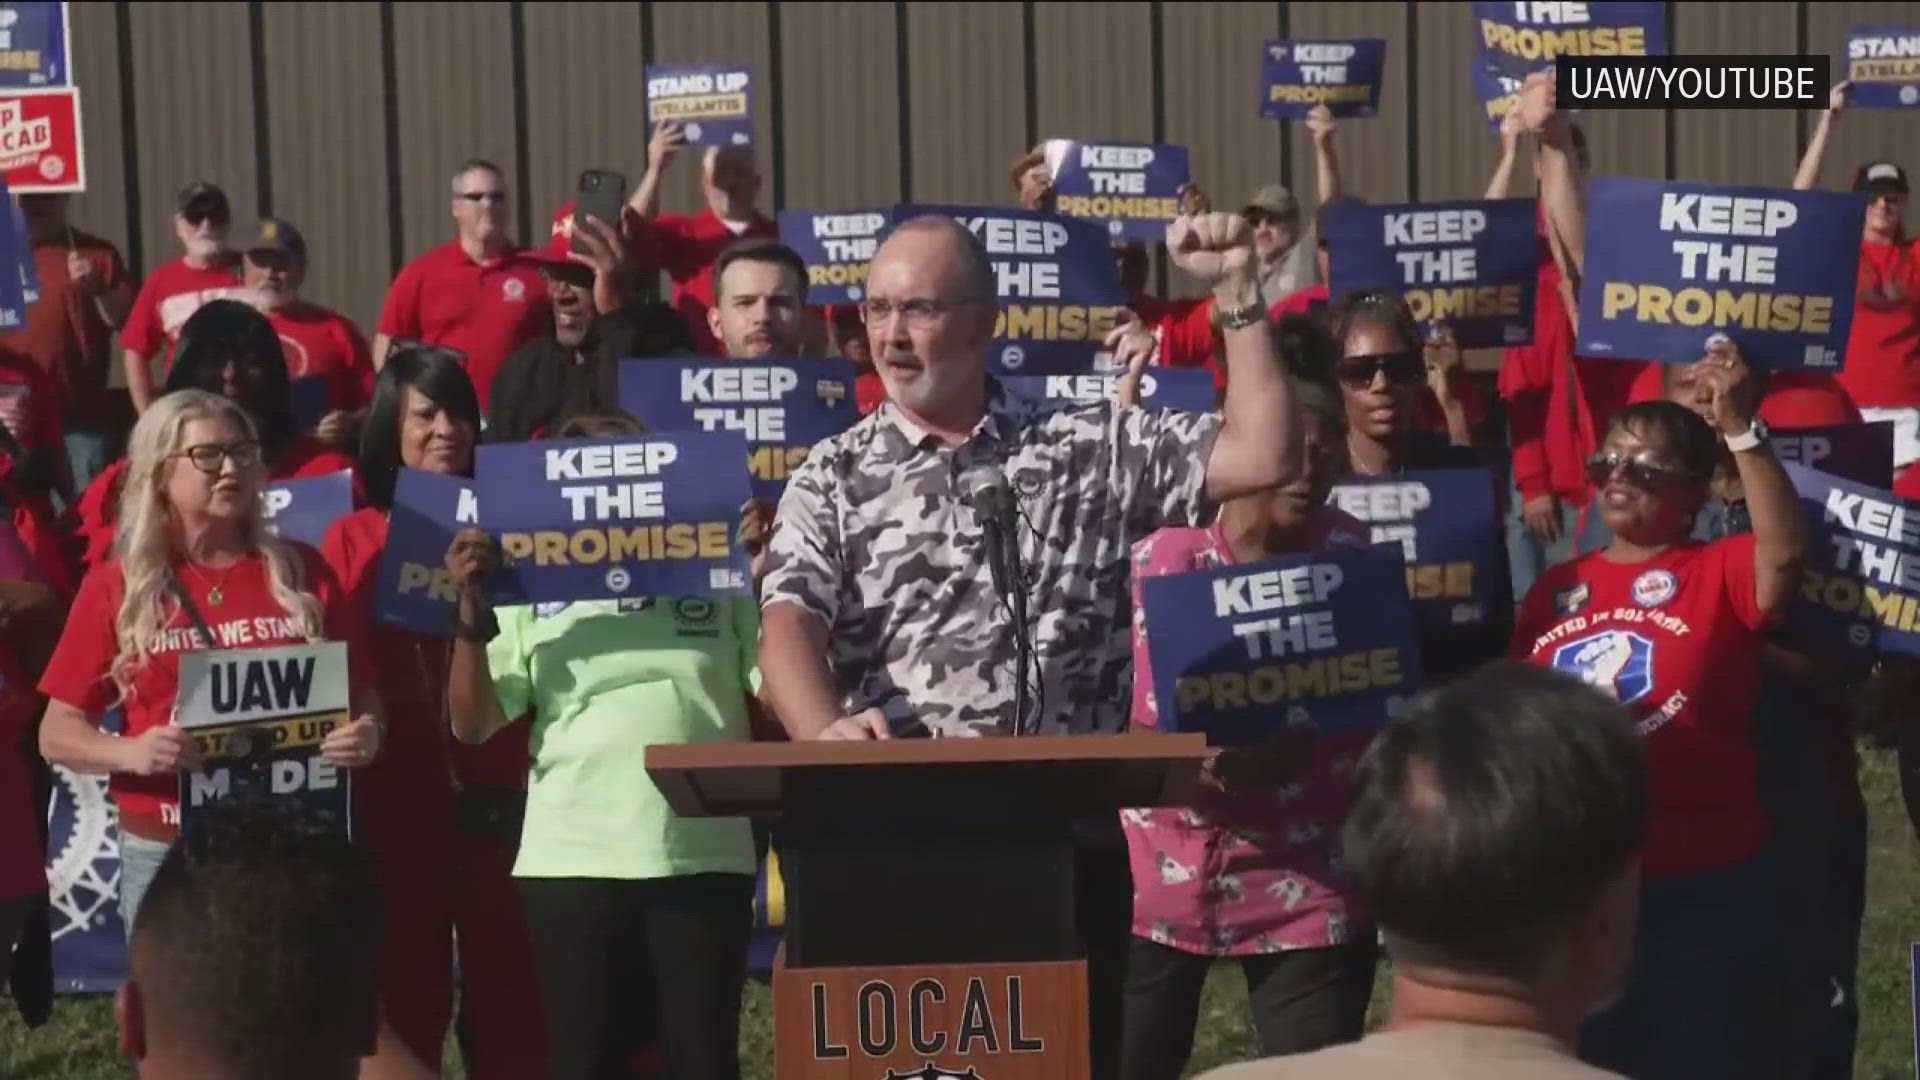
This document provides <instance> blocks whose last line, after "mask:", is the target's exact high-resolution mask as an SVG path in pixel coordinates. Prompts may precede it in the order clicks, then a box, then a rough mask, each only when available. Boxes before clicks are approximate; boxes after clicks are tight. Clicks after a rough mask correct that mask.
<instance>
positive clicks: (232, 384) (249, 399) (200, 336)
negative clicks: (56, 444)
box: [72, 300, 353, 567]
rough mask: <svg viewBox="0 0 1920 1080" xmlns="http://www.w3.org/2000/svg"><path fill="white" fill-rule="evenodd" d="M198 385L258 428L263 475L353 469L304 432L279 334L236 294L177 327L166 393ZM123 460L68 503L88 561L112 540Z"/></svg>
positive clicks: (97, 559) (97, 560)
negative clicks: (234, 406) (296, 418)
mask: <svg viewBox="0 0 1920 1080" xmlns="http://www.w3.org/2000/svg"><path fill="white" fill-rule="evenodd" d="M189 389H191V390H202V391H206V392H208V393H212V394H218V395H220V396H221V397H224V398H226V399H227V400H229V401H232V402H235V403H236V404H238V405H239V406H240V408H241V409H242V410H243V411H245V412H246V414H247V417H248V419H249V421H250V422H251V423H252V424H253V426H254V429H255V430H257V431H258V432H259V433H260V458H261V463H262V464H263V465H264V466H265V469H266V474H265V477H266V479H267V480H268V481H275V480H293V479H296V478H299V477H306V476H325V475H327V474H329V473H336V472H339V471H340V470H342V469H351V468H353V459H352V458H350V457H348V456H347V455H345V454H343V453H341V452H339V451H338V450H333V449H329V448H328V447H327V446H326V445H325V444H323V443H321V442H319V441H318V440H316V439H314V438H312V437H311V436H308V435H304V434H302V433H301V432H300V430H299V428H298V426H297V425H296V424H295V423H294V420H293V394H292V391H291V390H290V389H289V383H288V378H287V359H286V355H285V354H284V353H283V352H282V351H281V348H280V335H279V334H278V333H276V332H275V331H274V329H273V324H272V323H270V322H268V321H267V317H266V316H265V315H262V314H260V313H259V312H258V311H256V310H254V309H253V307H251V306H250V305H247V304H243V303H241V302H240V301H238V300H210V301H208V302H207V303H206V304H204V305H202V306H201V308H200V310H198V311H196V312H194V314H193V317H192V318H190V319H188V320H187V323H186V325H185V326H183V327H181V329H180V346H179V348H178V349H177V350H176V351H175V352H174V355H173V366H172V368H170V369H169V370H168V371H167V385H166V392H167V393H173V392H174V391H176V390H189ZM128 461H129V459H122V460H120V461H116V462H114V463H113V464H111V465H109V466H107V468H106V469H105V471H103V472H101V473H100V475H99V476H96V477H94V479H93V483H91V484H89V485H88V486H87V490H86V492H85V493H84V494H82V495H81V496H80V501H79V502H78V503H76V504H75V506H74V514H73V516H74V518H75V520H74V522H73V523H72V527H73V531H74V533H75V534H76V535H77V536H78V537H79V538H80V540H81V542H82V543H83V544H84V545H85V547H84V554H83V558H84V560H85V562H86V565H87V566H90V567H91V566H98V565H100V564H101V563H102V562H103V561H104V560H105V559H106V558H107V555H108V552H109V549H110V548H111V547H112V544H113V537H114V518H115V515H116V514H117V512H118V510H119V506H120V485H121V482H122V481H123V480H124V479H125V477H126V476H127V473H128Z"/></svg>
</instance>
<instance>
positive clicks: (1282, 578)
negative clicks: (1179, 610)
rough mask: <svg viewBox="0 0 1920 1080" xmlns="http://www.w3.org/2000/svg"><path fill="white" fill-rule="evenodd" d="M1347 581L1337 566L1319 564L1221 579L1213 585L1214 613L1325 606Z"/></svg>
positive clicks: (1255, 611) (1253, 612) (1243, 612)
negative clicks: (1343, 582)
mask: <svg viewBox="0 0 1920 1080" xmlns="http://www.w3.org/2000/svg"><path fill="white" fill-rule="evenodd" d="M1345 577H1346V575H1345V574H1343V573H1341V571H1340V568H1339V567H1338V566H1334V565H1332V564H1330V563H1316V564H1314V565H1311V566H1294V567H1289V568H1288V569H1285V570H1266V571H1262V572H1260V573H1257V574H1241V575H1238V576H1236V577H1230V578H1221V579H1219V580H1217V581H1215V582H1214V583H1213V613H1214V614H1215V615H1221V616H1226V615H1252V614H1256V613H1258V612H1262V611H1273V610H1274V609H1276V608H1283V607H1299V606H1301V605H1303V604H1320V603H1325V602H1326V599H1327V597H1328V596H1331V595H1332V594H1333V591H1334V590H1335V589H1338V588H1339V587H1340V582H1341V581H1342V580H1344V579H1345Z"/></svg>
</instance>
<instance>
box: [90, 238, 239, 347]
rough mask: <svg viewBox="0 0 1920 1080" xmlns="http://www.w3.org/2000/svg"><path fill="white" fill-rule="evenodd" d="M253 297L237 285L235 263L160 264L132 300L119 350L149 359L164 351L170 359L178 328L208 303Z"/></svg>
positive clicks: (185, 262) (183, 261)
mask: <svg viewBox="0 0 1920 1080" xmlns="http://www.w3.org/2000/svg"><path fill="white" fill-rule="evenodd" d="M253 296H254V294H253V292H252V291H251V290H249V289H247V288H246V287H244V286H243V285H241V283H240V271H239V264H238V262H237V261H236V262H229V263H227V264H225V265H223V266H210V267H207V268H206V269H204V270H197V269H195V268H193V267H191V266H188V265H187V260H186V259H184V258H179V259H174V260H173V261H171V262H165V263H161V264H160V265H159V266H156V267H154V269H153V273H151V274H148V275H147V280H146V283H145V284H143V285H141V286H140V292H139V295H137V296H135V297H134V298H133V308H132V310H130V311H129V312H128V313H127V322H126V325H125V326H123V327H121V328H120V347H121V348H123V349H128V350H131V351H133V352H136V353H139V354H140V355H141V356H147V357H151V356H152V355H153V354H154V353H157V352H159V351H160V347H161V346H162V345H165V346H166V347H167V355H168V357H169V358H171V357H172V355H173V346H174V343H175V342H177V341H179V340H180V328H181V327H182V326H185V325H186V324H187V320H188V319H190V318H192V317H193V313H194V312H196V311H199V310H200V305H202V304H204V303H206V302H207V301H209V300H247V301H251V300H252V298H253Z"/></svg>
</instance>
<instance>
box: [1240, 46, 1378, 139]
mask: <svg viewBox="0 0 1920 1080" xmlns="http://www.w3.org/2000/svg"><path fill="white" fill-rule="evenodd" d="M1265 49H1266V51H1264V52H1262V53H1261V54H1260V115H1261V116H1264V117H1266V118H1267V119H1269V120H1304V119H1306V116H1307V114H1308V113H1310V112H1312V111H1313V110H1314V108H1315V107H1316V106H1320V105H1325V106H1326V107H1327V109H1328V110H1329V111H1331V112H1332V113H1333V115H1335V116H1373V115H1375V114H1377V113H1378V112H1379V111H1380V82H1381V78H1382V76H1383V75H1384V74H1385V72H1386V67H1387V42H1386V39H1385V38H1350V39H1347V40H1342V41H1325V40H1321V41H1280V40H1277V39H1272V38H1269V39H1268V40H1267V43H1266V47H1265Z"/></svg>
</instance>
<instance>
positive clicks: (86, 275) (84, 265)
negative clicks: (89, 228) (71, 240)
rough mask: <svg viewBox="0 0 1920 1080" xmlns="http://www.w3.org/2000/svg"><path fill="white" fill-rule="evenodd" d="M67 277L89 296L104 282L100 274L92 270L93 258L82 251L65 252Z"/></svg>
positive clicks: (98, 289) (97, 290) (96, 291)
mask: <svg viewBox="0 0 1920 1080" xmlns="http://www.w3.org/2000/svg"><path fill="white" fill-rule="evenodd" d="M67 279H68V280H70V281H72V282H73V284H74V287H75V288H78V289H79V290H80V291H81V292H83V293H86V294H88V295H89V296H91V295H93V294H95V293H98V292H99V291H100V288H101V286H102V285H104V284H105V283H104V282H103V281H102V280H101V279H100V276H99V275H98V274H95V273H94V272H93V260H92V259H90V258H88V257H87V255H86V252H83V251H72V250H70V251H68V252H67Z"/></svg>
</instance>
